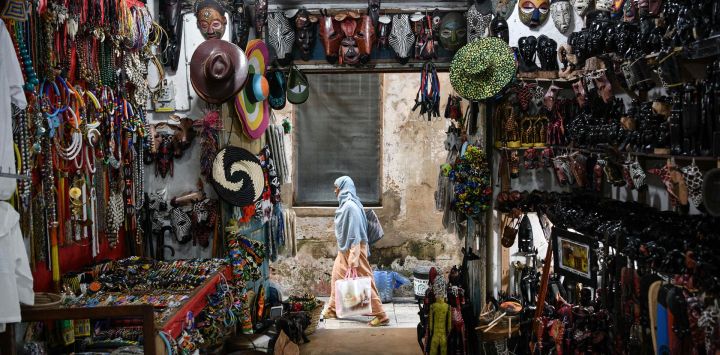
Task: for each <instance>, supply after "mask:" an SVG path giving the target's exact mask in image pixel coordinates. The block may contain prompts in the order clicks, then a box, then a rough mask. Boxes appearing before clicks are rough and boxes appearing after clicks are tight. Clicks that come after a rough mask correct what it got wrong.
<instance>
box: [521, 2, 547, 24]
mask: <svg viewBox="0 0 720 355" xmlns="http://www.w3.org/2000/svg"><path fill="white" fill-rule="evenodd" d="M518 10H519V11H520V13H519V15H520V21H521V22H522V23H524V24H525V25H526V26H528V27H530V28H536V27H538V26H540V25H542V24H543V23H545V21H547V18H548V15H549V14H548V13H549V12H550V2H549V1H548V0H521V1H520V2H519V3H518Z"/></svg>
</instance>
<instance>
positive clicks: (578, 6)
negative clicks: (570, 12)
mask: <svg viewBox="0 0 720 355" xmlns="http://www.w3.org/2000/svg"><path fill="white" fill-rule="evenodd" d="M571 1H572V4H573V8H574V9H575V12H576V13H577V14H578V15H580V16H585V15H587V13H588V11H590V6H591V5H592V0H571Z"/></svg>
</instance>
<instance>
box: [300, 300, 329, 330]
mask: <svg viewBox="0 0 720 355" xmlns="http://www.w3.org/2000/svg"><path fill="white" fill-rule="evenodd" d="M323 307H325V302H323V301H321V300H317V306H315V308H314V309H313V310H312V311H309V312H308V314H309V315H310V325H309V326H308V327H307V328H305V335H310V334H312V333H314V332H315V330H316V329H317V327H318V323H320V314H321V313H322V310H323Z"/></svg>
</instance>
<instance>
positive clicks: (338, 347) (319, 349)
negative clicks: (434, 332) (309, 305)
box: [300, 324, 422, 355]
mask: <svg viewBox="0 0 720 355" xmlns="http://www.w3.org/2000/svg"><path fill="white" fill-rule="evenodd" d="M416 325H417V324H416ZM416 334H417V333H416V330H415V329H411V328H389V327H381V328H363V329H357V328H356V329H318V330H317V331H315V333H313V334H312V335H311V336H310V337H309V338H310V343H307V344H303V345H301V346H300V354H303V355H365V354H368V355H375V354H377V355H417V354H422V351H420V346H419V345H418V342H417V335H416Z"/></svg>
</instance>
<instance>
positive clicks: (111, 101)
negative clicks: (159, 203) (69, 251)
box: [6, 0, 163, 282]
mask: <svg viewBox="0 0 720 355" xmlns="http://www.w3.org/2000/svg"><path fill="white" fill-rule="evenodd" d="M28 11H29V15H28V17H27V20H26V21H14V20H8V21H7V22H6V25H7V28H8V32H9V34H10V37H11V39H12V42H13V47H14V48H13V49H14V50H15V54H16V56H17V59H18V62H19V64H20V69H21V71H22V75H23V78H24V81H25V84H24V86H23V89H24V90H25V94H26V98H27V102H28V108H27V109H26V110H16V111H14V114H13V121H14V127H16V129H15V130H14V140H15V144H16V145H17V148H18V156H19V160H20V161H19V170H18V173H20V174H23V175H29V176H31V177H32V178H33V181H34V182H36V183H32V182H24V181H20V182H19V183H18V197H19V198H18V199H17V201H18V203H17V206H16V208H17V210H18V211H19V212H20V214H21V218H22V225H21V228H22V229H23V234H24V235H26V236H28V237H29V238H31V242H30V246H31V247H30V250H31V255H32V259H33V260H32V263H33V265H38V264H39V263H45V265H46V266H45V267H47V268H48V269H52V271H53V279H54V281H56V282H57V281H58V280H59V275H60V270H57V269H58V268H59V254H61V253H62V252H63V250H62V248H63V247H65V246H71V245H78V246H81V247H87V248H88V249H87V250H88V256H92V257H93V258H95V257H98V256H99V255H100V254H101V253H102V251H103V250H105V249H107V248H115V247H116V246H117V245H119V244H120V243H122V241H121V240H120V238H121V236H123V235H124V236H127V237H128V238H131V239H133V241H134V243H130V244H135V246H136V247H131V250H130V252H131V253H132V252H134V251H136V250H137V251H139V252H141V251H142V250H144V248H142V242H143V232H144V231H143V230H142V228H140V226H141V225H142V223H139V222H138V220H137V219H138V217H139V215H140V213H138V211H139V210H140V209H141V208H142V207H143V205H144V203H145V201H144V194H143V191H144V187H145V186H144V185H145V182H144V178H145V174H144V165H143V159H144V152H143V147H144V146H146V134H145V126H146V122H145V121H146V118H145V112H144V110H143V107H144V106H145V104H146V102H147V101H148V100H149V98H150V89H149V88H148V85H147V74H148V70H147V66H148V62H151V61H153V60H157V58H156V57H155V55H154V53H155V51H156V50H162V48H159V47H158V44H159V43H160V38H161V37H162V33H161V32H162V31H163V30H162V28H161V27H160V26H159V25H157V23H156V22H155V21H154V19H153V17H152V16H151V13H150V11H149V10H148V8H146V7H145V6H144V5H143V4H142V3H140V2H130V1H124V0H63V1H59V0H50V1H48V2H47V4H42V5H41V6H31V7H30V8H29V9H28ZM130 244H129V245H130Z"/></svg>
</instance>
